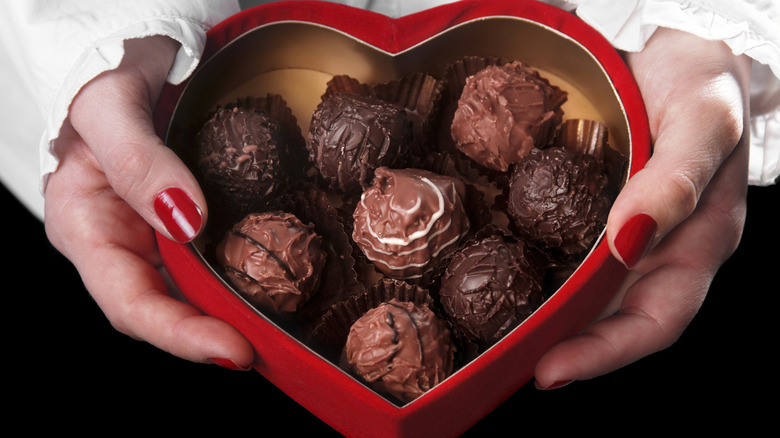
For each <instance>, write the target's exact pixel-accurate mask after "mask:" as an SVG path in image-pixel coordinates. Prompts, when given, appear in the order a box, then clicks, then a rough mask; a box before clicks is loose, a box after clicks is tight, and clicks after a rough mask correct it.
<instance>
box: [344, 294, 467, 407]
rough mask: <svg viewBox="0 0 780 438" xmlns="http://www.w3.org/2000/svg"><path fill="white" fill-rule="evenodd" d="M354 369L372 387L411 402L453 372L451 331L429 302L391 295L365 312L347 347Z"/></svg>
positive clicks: (346, 350) (453, 349)
mask: <svg viewBox="0 0 780 438" xmlns="http://www.w3.org/2000/svg"><path fill="white" fill-rule="evenodd" d="M345 354H346V363H347V365H348V367H349V369H350V370H352V371H353V372H354V373H355V374H357V375H358V376H359V377H360V378H361V379H363V380H364V381H365V382H367V383H368V384H369V385H370V386H371V387H372V388H373V389H374V390H376V391H379V392H382V393H385V394H389V395H391V396H393V397H395V398H397V399H398V400H400V401H402V402H409V401H412V400H414V399H416V398H417V397H419V396H420V395H422V394H423V393H425V392H426V391H428V390H429V389H431V388H433V387H434V386H435V385H437V384H438V383H440V382H441V381H442V380H444V379H445V378H447V376H449V375H450V373H451V372H452V369H453V362H454V357H455V347H454V344H453V340H452V336H451V333H450V331H449V330H448V329H447V327H446V326H445V325H444V323H443V322H442V321H441V320H439V319H438V318H437V317H436V315H434V313H433V312H432V311H431V310H430V309H429V308H428V306H427V305H425V304H423V305H420V306H418V305H415V304H414V303H412V302H405V301H398V300H396V299H392V300H390V301H388V302H386V303H383V304H380V305H379V306H378V307H375V308H373V309H371V310H369V311H368V312H366V313H365V314H364V315H363V316H361V317H360V318H359V319H358V320H357V321H355V323H354V324H353V325H352V327H351V328H350V330H349V335H348V337H347V342H346V346H345Z"/></svg>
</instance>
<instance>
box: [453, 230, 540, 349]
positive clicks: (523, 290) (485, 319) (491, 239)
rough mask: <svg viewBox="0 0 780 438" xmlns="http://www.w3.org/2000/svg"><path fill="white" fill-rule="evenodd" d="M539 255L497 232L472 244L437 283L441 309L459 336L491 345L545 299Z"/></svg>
mask: <svg viewBox="0 0 780 438" xmlns="http://www.w3.org/2000/svg"><path fill="white" fill-rule="evenodd" d="M544 276H545V269H544V265H543V258H542V255H541V254H540V253H539V252H538V251H537V250H536V249H534V248H533V247H531V246H529V245H528V244H526V243H525V242H524V241H522V240H519V239H516V238H514V237H513V236H507V235H503V234H501V233H495V234H492V235H488V236H485V237H480V238H476V239H473V240H470V241H469V242H468V243H467V244H466V245H465V246H464V247H463V248H461V249H460V250H459V251H458V252H457V253H455V255H453V257H452V259H451V260H450V262H449V264H448V266H447V269H446V271H445V273H444V276H443V277H442V280H441V287H440V289H439V296H440V300H441V305H442V307H443V309H444V311H445V312H446V314H447V315H448V316H449V317H450V320H451V321H452V324H453V326H454V328H455V330H456V331H458V333H459V334H461V335H463V336H466V337H467V338H469V339H471V340H473V341H474V342H478V343H480V344H483V345H489V344H491V343H493V342H495V341H497V340H499V339H500V338H501V337H503V336H504V335H505V334H506V333H508V332H509V331H510V330H512V329H513V328H514V327H516V326H517V325H518V324H519V323H521V322H522V321H524V320H525V319H526V318H527V317H528V316H529V315H530V314H531V313H533V312H534V311H535V310H536V309H537V308H538V307H539V306H540V305H541V303H542V301H543V293H542V287H543V282H544Z"/></svg>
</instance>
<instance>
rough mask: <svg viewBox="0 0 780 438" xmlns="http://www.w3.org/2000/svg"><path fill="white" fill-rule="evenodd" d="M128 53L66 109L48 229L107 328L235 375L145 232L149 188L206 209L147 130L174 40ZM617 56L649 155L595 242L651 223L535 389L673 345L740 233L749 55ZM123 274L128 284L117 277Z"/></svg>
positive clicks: (671, 39) (244, 357) (246, 357)
mask: <svg viewBox="0 0 780 438" xmlns="http://www.w3.org/2000/svg"><path fill="white" fill-rule="evenodd" d="M126 48H127V54H126V56H125V59H124V61H123V63H122V65H121V66H120V67H119V68H118V69H116V70H113V71H110V72H106V73H103V74H101V75H100V76H99V77H97V78H96V79H95V80H93V81H92V82H90V83H89V84H88V85H87V86H86V87H84V89H83V90H82V91H81V92H80V93H79V95H78V96H77V97H76V99H75V100H74V102H73V105H72V107H71V112H70V117H69V119H68V121H67V122H66V124H65V126H64V128H63V131H62V135H61V137H60V138H59V139H58V141H57V143H56V152H57V154H58V156H59V157H60V160H61V162H60V166H59V168H58V170H57V171H56V172H55V173H54V174H52V175H51V176H50V177H49V180H48V184H47V188H46V211H45V214H46V217H45V224H46V231H47V234H48V236H49V239H50V240H51V242H52V243H53V244H54V246H55V247H56V248H57V249H58V250H59V251H61V252H62V253H63V254H64V255H65V256H66V257H67V258H68V259H69V260H70V261H71V262H73V264H74V265H75V267H76V268H77V270H78V271H79V273H80V275H81V277H82V279H83V281H84V284H85V286H86V288H87V290H89V292H90V293H91V295H92V296H93V298H94V299H95V301H96V302H97V303H98V305H99V306H100V307H101V309H102V310H103V312H104V313H105V315H106V317H107V318H108V319H109V321H110V322H111V323H112V325H113V326H114V327H115V328H116V329H117V330H119V331H120V332H122V333H125V334H127V335H128V336H131V337H133V338H136V339H140V340H144V341H146V342H149V343H151V344H152V345H155V346H156V347H158V348H160V349H162V350H165V351H168V352H170V353H171V354H174V355H176V356H179V357H182V358H184V359H187V360H190V361H195V362H209V361H211V362H215V363H219V364H221V365H223V366H228V367H230V368H236V369H247V368H248V367H249V366H250V365H251V363H252V361H253V360H254V353H253V350H252V348H251V345H250V344H249V343H248V342H247V341H246V340H245V339H244V338H243V337H242V336H241V335H240V334H239V333H238V331H236V330H235V329H234V328H233V327H231V326H230V325H228V324H226V323H224V322H222V321H220V320H217V319H215V318H211V317H208V316H203V315H201V314H200V313H198V312H197V311H196V310H195V309H193V308H192V307H190V306H188V305H186V304H184V303H182V302H181V301H179V300H177V299H175V298H174V297H173V296H172V295H171V294H172V293H173V292H169V288H168V285H167V284H166V282H165V280H164V277H163V276H162V275H161V273H160V268H161V262H160V257H159V254H158V253H157V249H156V245H155V240H154V235H153V229H156V230H158V231H160V232H161V233H163V234H165V235H168V233H167V231H166V230H165V227H164V226H163V225H162V223H161V221H160V220H159V219H158V218H157V217H156V215H155V213H154V208H153V202H154V199H155V197H156V196H157V194H158V193H160V192H161V191H162V190H164V189H166V188H169V187H178V188H181V189H182V190H184V192H185V193H186V194H187V195H188V196H189V198H190V199H191V200H192V201H193V202H194V203H195V204H196V205H197V206H198V208H199V209H200V211H201V212H202V216H203V223H205V221H206V215H207V210H206V205H205V201H204V199H203V195H202V193H201V191H200V189H199V187H198V185H197V182H196V181H195V179H194V177H193V176H192V175H191V174H190V172H189V171H188V170H187V168H186V166H185V165H184V164H183V163H182V162H181V161H180V160H179V159H178V158H177V157H176V156H175V155H174V154H173V153H172V152H171V151H170V150H169V149H167V148H166V147H164V145H163V144H162V142H161V141H160V139H159V138H157V137H156V136H155V134H154V130H153V128H152V120H151V113H152V108H154V106H155V103H156V100H157V98H158V96H159V93H160V90H161V88H162V85H163V84H164V81H165V78H166V75H167V72H168V69H169V68H170V65H171V63H172V60H173V57H174V54H175V52H176V50H177V48H178V46H177V44H176V43H175V42H173V41H172V40H170V39H167V38H165V37H150V38H145V39H143V40H133V41H128V42H127V43H126ZM627 58H628V62H629V65H630V67H631V68H632V70H633V72H634V74H635V76H636V78H637V81H638V83H639V86H640V88H641V90H642V92H643V95H644V97H645V100H646V105H647V109H648V113H649V116H650V123H651V130H652V134H653V142H654V154H653V157H652V158H651V160H650V161H649V163H648V164H647V167H646V168H645V169H643V170H642V171H640V172H638V173H637V174H636V176H635V177H634V178H633V179H632V180H631V181H630V182H629V183H628V184H627V186H626V187H625V188H624V190H623V191H622V193H621V195H620V197H619V198H618V199H617V201H616V203H615V204H614V206H613V209H612V213H611V215H610V217H609V221H608V225H607V239H608V241H609V242H610V246H611V249H612V252H613V254H614V255H615V257H616V258H618V259H619V260H621V261H622V260H623V259H622V257H621V255H620V253H619V252H618V251H617V249H616V248H615V246H614V244H613V242H614V239H615V236H616V235H617V234H618V233H619V231H620V229H621V228H622V226H623V224H625V223H626V221H627V220H628V219H630V218H631V217H633V216H635V215H636V214H638V213H646V214H649V215H650V216H651V217H652V218H653V219H654V220H655V221H656V222H657V223H658V232H657V234H656V236H655V238H654V240H653V242H652V245H651V248H652V250H651V251H649V252H648V253H647V255H646V256H645V257H644V258H642V259H641V260H640V261H639V262H638V263H637V264H636V265H635V267H634V268H633V269H632V271H631V272H630V275H629V279H628V280H627V281H626V283H625V285H624V286H623V288H621V290H620V291H619V293H618V294H616V295H615V297H614V299H613V300H612V302H611V303H610V304H609V305H608V306H607V308H606V309H604V311H603V312H602V314H601V315H600V316H599V317H598V318H597V319H596V321H594V322H593V323H592V324H591V325H590V326H589V327H588V328H587V329H586V330H584V331H583V333H582V334H580V335H578V336H575V337H573V338H571V339H568V340H566V341H563V342H561V343H560V344H558V345H556V346H554V347H553V348H552V349H551V350H550V351H549V352H548V353H547V354H545V355H544V356H543V357H542V358H541V360H540V361H539V363H538V364H537V367H536V385H537V387H539V388H554V387H559V386H560V385H562V384H565V383H567V382H571V381H573V380H582V379H589V378H593V377H596V376H599V375H602V374H605V373H608V372H610V371H613V370H615V369H618V368H620V367H623V366H625V365H627V364H630V363H631V362H634V361H636V360H638V359H640V358H642V357H644V356H646V355H649V354H651V353H653V352H656V351H659V350H662V349H664V348H666V347H668V346H669V345H671V344H672V343H674V342H675V340H676V339H677V338H678V337H679V336H680V334H681V333H682V332H683V331H684V330H685V328H686V327H687V326H688V324H689V323H690V321H691V320H692V318H693V317H694V316H695V314H696V312H697V311H698V309H699V308H700V306H701V304H702V302H703V300H704V298H705V296H706V294H707V290H708V288H709V284H710V282H711V281H712V279H713V277H714V275H715V273H716V272H717V270H718V269H719V267H720V266H721V265H722V263H723V262H724V261H725V260H726V259H727V258H728V257H729V256H730V255H731V254H732V253H733V251H734V250H735V249H736V246H737V244H738V243H739V240H740V236H741V233H742V226H743V223H744V218H745V198H746V192H747V183H746V181H747V143H748V137H747V132H744V131H743V128H744V127H745V126H746V121H747V119H748V117H749V114H748V111H747V110H746V106H747V97H746V96H747V92H748V83H749V60H747V59H745V58H737V57H734V56H733V55H732V54H731V52H730V51H729V50H728V48H727V47H726V46H725V45H723V44H721V43H714V42H707V41H703V40H701V39H698V38H696V37H693V36H690V35H687V34H684V33H680V32H676V31H671V30H659V31H657V32H656V33H655V34H654V36H653V37H652V38H651V39H650V41H649V42H648V45H647V47H646V49H645V50H644V51H642V52H641V53H638V54H629V55H627ZM692 127H695V129H691V128H692ZM691 242H696V243H697V244H696V245H691ZM127 278H132V279H134V281H132V282H130V281H117V279H127ZM226 364H227V365H226Z"/></svg>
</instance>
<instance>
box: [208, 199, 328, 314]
mask: <svg viewBox="0 0 780 438" xmlns="http://www.w3.org/2000/svg"><path fill="white" fill-rule="evenodd" d="M321 246H322V241H321V239H320V237H319V236H318V235H317V234H316V233H315V232H314V229H313V225H307V224H304V223H303V222H301V221H300V220H299V219H298V218H297V217H295V216H294V215H292V214H289V213H283V212H266V213H252V214H249V215H247V216H246V217H245V218H244V219H243V220H242V221H241V222H239V223H238V224H236V225H235V226H234V227H233V229H232V230H230V231H228V232H227V233H226V235H225V237H224V239H223V240H222V241H221V242H220V243H219V244H218V245H217V248H216V257H217V262H218V264H219V266H221V267H222V268H223V269H224V271H225V276H226V277H227V279H228V281H229V282H230V283H231V284H232V285H233V286H234V287H235V288H236V290H237V291H238V292H239V293H241V294H242V295H244V296H245V297H246V298H247V299H248V300H249V301H250V302H251V303H252V304H254V305H256V306H257V307H259V308H261V309H264V310H268V311H271V312H273V313H275V314H278V315H290V314H294V313H295V312H297V311H298V310H300V309H301V307H302V306H303V305H304V304H305V303H306V302H307V301H308V300H309V298H310V297H311V296H312V295H313V294H314V293H315V292H316V291H317V286H318V283H319V282H318V278H319V274H320V272H321V271H322V268H323V266H324V265H325V259H326V253H325V251H324V250H323V249H321Z"/></svg>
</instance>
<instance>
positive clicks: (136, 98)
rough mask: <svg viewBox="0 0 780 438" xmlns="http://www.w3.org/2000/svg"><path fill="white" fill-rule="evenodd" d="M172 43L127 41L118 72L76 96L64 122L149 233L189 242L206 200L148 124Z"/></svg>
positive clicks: (201, 219)
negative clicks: (94, 159)
mask: <svg viewBox="0 0 780 438" xmlns="http://www.w3.org/2000/svg"><path fill="white" fill-rule="evenodd" d="M174 44H175V43H174V42H173V41H172V40H170V39H168V38H164V37H152V38H147V39H143V40H131V41H128V42H126V55H125V58H124V59H123V61H122V64H121V65H120V67H119V68H117V69H116V70H112V71H108V72H105V73H103V74H101V75H99V76H98V77H97V78H95V79H94V80H92V81H91V82H90V83H88V84H87V85H86V86H85V87H84V88H83V89H82V90H81V91H80V92H79V94H78V95H77V96H76V98H75V99H74V101H73V104H72V106H71V110H70V120H71V122H72V124H73V127H74V128H75V130H76V131H77V133H78V134H79V136H80V137H81V138H82V139H83V140H84V141H85V142H86V143H87V144H88V145H89V147H90V149H91V150H92V151H93V153H94V155H95V157H96V159H97V161H98V163H99V165H100V167H101V168H102V169H103V171H104V173H105V175H106V178H107V179H108V182H109V184H110V185H111V187H112V189H113V190H114V192H116V193H117V194H118V195H119V196H120V197H121V198H122V199H123V200H124V201H126V202H127V203H128V204H129V205H131V206H132V207H133V209H135V210H136V211H137V212H138V213H139V214H140V215H141V216H142V217H143V218H144V219H145V220H146V222H147V223H149V224H150V225H152V226H153V227H154V228H155V229H157V230H158V231H160V232H161V233H163V234H164V235H166V236H168V237H169V238H172V239H174V240H177V241H179V242H188V241H190V240H192V239H193V238H194V237H195V236H196V235H197V234H198V233H199V232H200V230H201V229H202V227H203V225H204V223H205V220H206V219H205V217H206V204H205V200H204V198H203V194H202V193H201V191H200V188H199V186H198V183H197V181H196V180H195V178H194V176H193V175H192V174H191V172H190V171H189V170H188V168H187V167H186V165H185V164H184V163H183V162H182V161H181V160H180V159H179V157H178V156H177V155H176V154H175V153H174V152H173V151H172V150H171V149H169V148H167V147H165V146H164V144H163V143H162V140H161V139H160V138H159V137H158V136H157V135H156V133H155V130H154V127H153V122H152V111H153V106H154V105H155V102H156V98H157V96H158V95H159V93H160V89H161V87H162V85H163V84H164V82H165V78H166V77H167V72H168V70H169V68H170V62H171V60H172V59H173V53H175V49H176V47H175V45H174ZM139 58H141V59H140V60H139ZM166 61H167V63H166Z"/></svg>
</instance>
